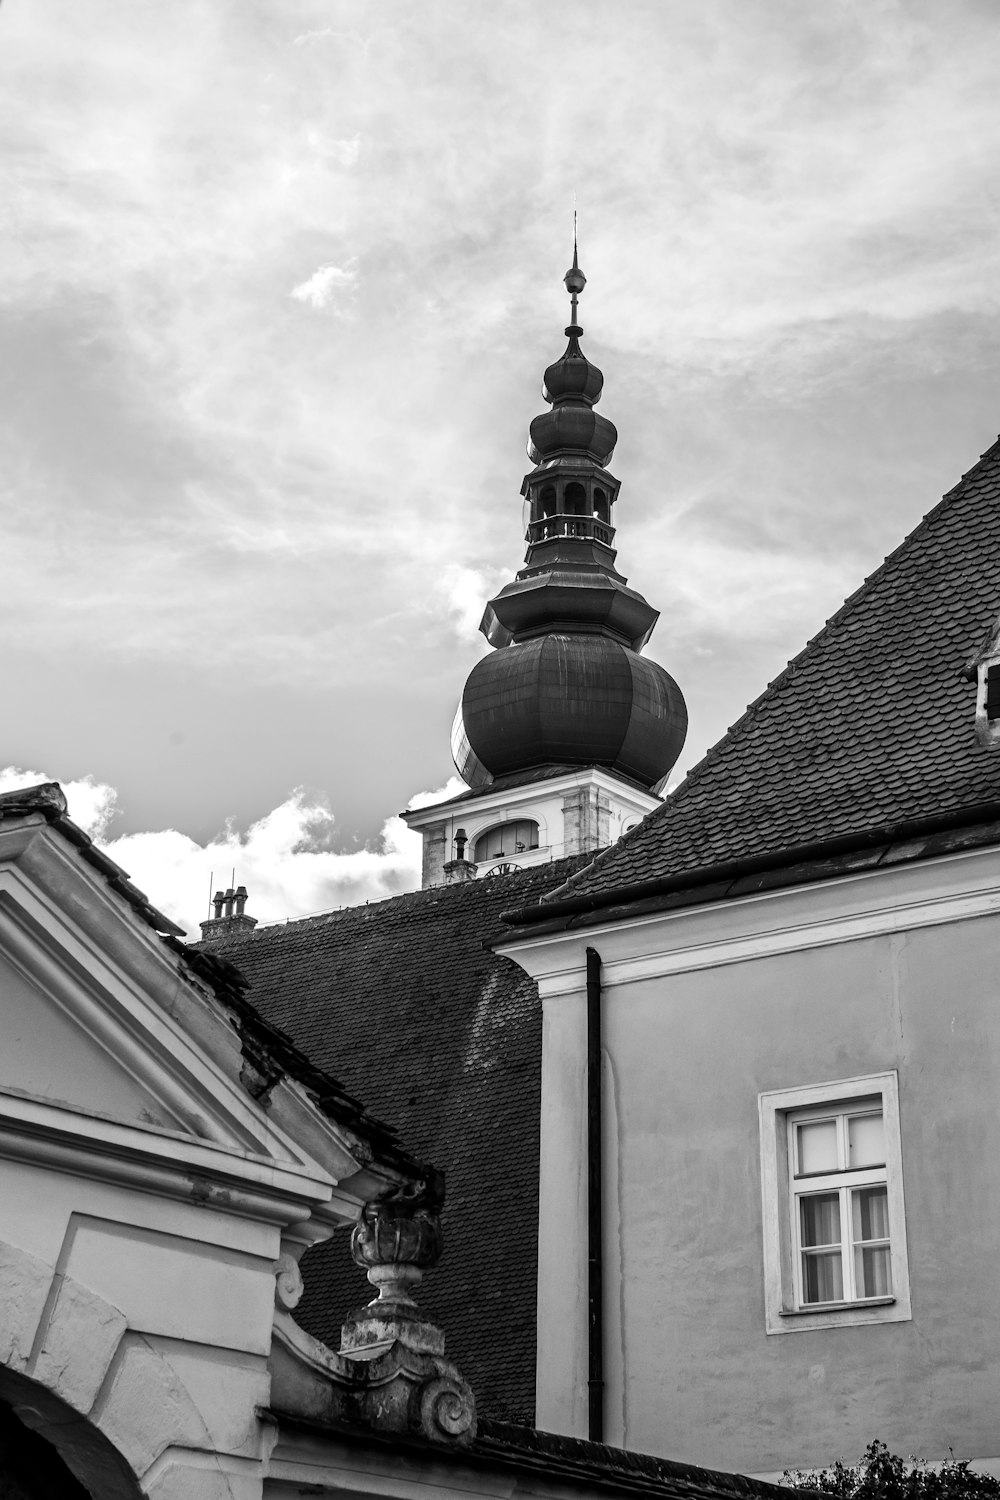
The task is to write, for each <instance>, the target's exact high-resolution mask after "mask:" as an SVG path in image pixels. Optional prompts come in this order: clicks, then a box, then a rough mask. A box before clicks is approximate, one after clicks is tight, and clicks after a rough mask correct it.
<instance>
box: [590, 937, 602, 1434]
mask: <svg viewBox="0 0 1000 1500" xmlns="http://www.w3.org/2000/svg"><path fill="white" fill-rule="evenodd" d="M601 1103H602V1100H601V955H600V954H599V953H598V951H597V949H596V948H588V949H587V1394H588V1418H587V1436H588V1437H589V1438H590V1441H591V1442H592V1443H603V1441H604V1259H603V1218H604V1215H603V1208H602V1203H601V1192H602V1166H603V1161H602V1149H601V1148H602V1142H603V1135H604V1132H603V1129H602V1123H601Z"/></svg>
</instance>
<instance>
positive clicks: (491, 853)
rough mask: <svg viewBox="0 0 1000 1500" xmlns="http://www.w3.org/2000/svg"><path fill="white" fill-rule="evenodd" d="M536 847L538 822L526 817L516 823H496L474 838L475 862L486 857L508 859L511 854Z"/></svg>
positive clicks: (524, 851) (482, 860)
mask: <svg viewBox="0 0 1000 1500" xmlns="http://www.w3.org/2000/svg"><path fill="white" fill-rule="evenodd" d="M537 848H538V824H537V823H534V822H532V821H531V820H530V819H528V818H519V819H518V820H517V822H516V823H498V824H497V826H496V827H495V828H488V829H487V830H486V832H485V833H481V834H480V835H479V837H478V838H477V839H476V855H475V863H476V864H477V865H478V864H482V863H483V862H484V861H485V860H488V859H508V858H509V857H510V856H511V855H512V854H526V853H527V852H528V850H529V849H537Z"/></svg>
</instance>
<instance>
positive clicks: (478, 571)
mask: <svg viewBox="0 0 1000 1500" xmlns="http://www.w3.org/2000/svg"><path fill="white" fill-rule="evenodd" d="M509 581H510V572H509V569H505V568H466V567H463V566H462V565H461V564H460V563H448V564H447V565H446V566H445V567H444V568H443V569H442V572H441V583H440V587H441V590H442V593H443V595H444V602H445V605H446V607H447V609H448V612H449V614H450V615H451V617H452V619H453V621H454V624H455V631H456V633H457V635H458V637H459V639H460V640H465V641H478V640H480V635H479V622H480V620H481V619H482V618H483V610H484V608H485V607H486V601H487V599H491V598H492V597H493V595H494V594H496V593H497V592H498V591H499V590H500V589H501V588H502V587H503V585H504V584H505V583H508V582H509ZM435 607H437V606H435Z"/></svg>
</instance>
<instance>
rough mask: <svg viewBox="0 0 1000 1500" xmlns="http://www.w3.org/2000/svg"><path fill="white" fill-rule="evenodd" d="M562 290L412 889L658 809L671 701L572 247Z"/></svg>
mask: <svg viewBox="0 0 1000 1500" xmlns="http://www.w3.org/2000/svg"><path fill="white" fill-rule="evenodd" d="M565 283H566V288H567V290H568V292H569V294H570V324H569V327H568V328H567V329H566V336H567V338H568V339H569V343H568V345H567V347H566V351H565V353H564V354H563V355H562V357H561V358H560V359H558V360H556V362H555V364H552V365H550V366H549V368H548V369H547V370H546V371H545V383H544V386H543V388H542V395H543V396H544V398H545V400H546V401H547V402H548V403H549V406H550V408H551V410H549V411H547V412H544V413H543V414H542V415H541V416H538V417H536V418H535V419H534V421H533V422H532V423H531V427H530V429H529V431H530V437H529V442H528V457H529V458H530V459H531V461H532V463H533V464H534V468H533V469H532V470H531V472H530V473H529V474H527V475H526V476H525V479H524V483H523V484H522V486H521V494H522V495H523V496H524V498H525V500H526V502H527V514H528V529H527V534H526V538H525V539H526V541H527V544H528V545H527V552H526V553H525V559H524V567H523V568H522V569H521V570H520V572H519V573H518V574H517V576H516V578H515V579H514V580H513V582H512V583H508V584H507V585H506V586H505V587H504V588H502V589H501V590H500V592H499V594H497V596H496V598H494V599H491V600H490V601H489V603H488V604H487V606H486V612H485V614H484V615H483V619H482V624H481V625H480V629H481V630H482V632H483V634H484V635H485V637H486V639H487V640H488V641H489V643H490V645H491V646H492V647H494V650H493V652H492V653H491V654H490V655H489V656H487V657H484V659H483V660H482V661H480V662H477V664H476V665H475V666H474V667H473V669H472V671H471V672H470V674H469V678H468V681H467V682H466V684H465V691H464V692H463V694H462V701H461V703H460V705H459V710H458V714H457V716H456V718H455V726H454V729H453V731H452V755H453V756H454V760H455V765H456V766H457V768H458V771H459V774H460V775H461V776H462V778H463V780H464V781H465V782H466V783H467V784H468V788H469V790H468V791H466V792H463V793H460V794H459V796H458V797H454V798H452V799H450V800H449V801H447V802H439V803H437V804H435V805H434V806H432V807H425V808H420V809H417V810H412V811H407V812H405V813H404V814H403V816H404V818H405V819H406V821H407V823H408V824H409V825H410V827H411V828H414V829H419V831H420V832H421V833H422V834H423V838H424V867H423V883H424V885H425V886H427V885H438V884H442V883H444V882H446V881H449V880H456V879H458V880H466V879H470V878H472V877H473V876H475V875H476V874H477V873H478V874H479V875H490V874H501V873H507V872H508V871H509V870H511V869H520V868H523V867H525V866H527V865H533V864H541V863H544V862H547V861H549V860H552V859H560V858H562V857H563V855H568V854H582V853H593V852H596V851H597V850H598V849H600V848H603V847H604V846H605V845H607V844H611V843H614V842H615V841H616V839H618V838H619V837H620V836H621V834H622V833H623V832H626V831H627V830H628V829H629V828H630V827H632V826H633V825H634V824H635V823H636V822H638V820H639V819H640V818H641V817H643V816H644V814H645V813H647V812H649V811H650V810H651V809H652V808H653V807H655V806H656V805H657V803H658V801H659V798H658V797H657V796H656V794H655V792H654V790H653V789H654V788H655V787H656V786H657V785H658V784H659V783H660V782H662V781H663V780H664V779H665V777H666V776H667V773H668V772H669V771H670V768H671V767H672V766H673V764H674V762H675V761H676V759H677V757H678V755H679V754H680V751H681V747H682V745H683V744H684V736H685V734H686V731H687V710H686V708H685V705H684V698H683V695H682V693H681V691H680V688H679V687H678V686H677V684H676V683H675V682H674V680H673V678H672V677H671V676H670V675H669V673H667V672H665V671H664V670H663V668H662V667H660V666H658V665H657V664H656V663H655V662H652V661H649V660H647V659H646V658H645V657H643V656H642V655H641V654H640V653H641V651H642V648H643V646H644V645H645V644H646V642H647V641H648V640H649V637H650V635H651V634H652V631H653V626H654V625H655V624H656V620H657V617H658V616H657V611H656V610H655V609H653V608H652V607H651V606H650V605H649V604H648V603H647V602H646V600H645V599H644V598H643V596H642V595H641V594H640V593H637V592H636V590H635V589H630V588H629V587H628V583H627V580H626V579H625V578H624V577H623V576H622V575H621V573H619V572H618V571H617V569H616V568H615V558H616V552H615V548H614V546H613V543H614V538H615V527H614V524H613V518H614V507H615V504H616V502H617V500H618V490H619V482H618V480H617V479H616V478H615V477H614V475H613V474H611V472H610V471H609V470H608V468H607V465H608V464H609V463H610V462H611V457H612V454H613V452H614V448H615V443H616V442H617V439H618V433H617V431H616V430H615V427H614V424H613V423H611V422H609V421H608V419H607V418H606V417H603V416H600V415H599V414H598V413H597V412H596V411H595V410H594V407H595V406H596V405H597V403H598V401H599V400H600V397H601V390H602V388H603V385H604V376H603V375H602V373H601V371H600V370H599V369H598V368H597V366H596V365H594V364H591V362H590V361H589V360H588V359H587V357H586V355H585V354H584V353H583V351H582V350H581V348H580V338H581V336H582V334H583V329H582V328H581V327H580V325H579V324H578V322H577V300H578V298H579V296H580V294H581V293H582V292H583V289H584V287H585V285H586V277H585V276H584V274H583V272H582V271H581V270H580V268H579V265H578V263H577V250H576V243H575V238H574V245H573V265H572V267H571V268H570V270H569V271H567V272H566V276H565Z"/></svg>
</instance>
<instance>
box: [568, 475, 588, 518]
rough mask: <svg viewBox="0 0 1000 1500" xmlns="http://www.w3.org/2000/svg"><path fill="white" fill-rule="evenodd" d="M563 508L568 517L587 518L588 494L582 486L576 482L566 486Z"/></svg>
mask: <svg viewBox="0 0 1000 1500" xmlns="http://www.w3.org/2000/svg"><path fill="white" fill-rule="evenodd" d="M563 507H564V509H565V512H566V514H567V515H568V516H585V515H586V514H587V492H586V490H585V489H584V487H583V485H582V484H577V483H576V481H575V480H574V482H573V483H572V484H568V485H567V486H566V493H565V496H564V498H563Z"/></svg>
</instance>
